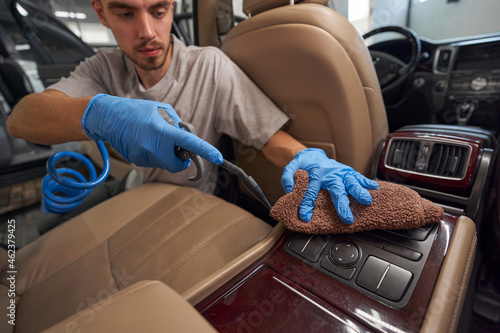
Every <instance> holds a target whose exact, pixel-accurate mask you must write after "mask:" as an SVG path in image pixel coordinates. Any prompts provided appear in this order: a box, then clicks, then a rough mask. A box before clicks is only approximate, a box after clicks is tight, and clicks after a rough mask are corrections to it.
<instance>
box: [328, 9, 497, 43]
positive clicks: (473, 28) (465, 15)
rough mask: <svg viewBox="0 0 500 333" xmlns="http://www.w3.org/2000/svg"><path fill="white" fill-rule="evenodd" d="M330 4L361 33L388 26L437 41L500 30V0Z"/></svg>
mask: <svg viewBox="0 0 500 333" xmlns="http://www.w3.org/2000/svg"><path fill="white" fill-rule="evenodd" d="M329 6H330V7H331V8H333V9H335V10H336V11H338V12H339V13H340V14H342V15H343V16H345V17H346V18H347V19H349V21H350V22H351V23H352V24H353V25H354V26H355V27H356V29H358V31H359V32H360V33H361V34H364V33H366V32H368V31H370V30H372V29H375V28H379V27H382V26H387V25H401V26H406V27H409V28H411V29H413V30H414V31H415V32H416V33H417V35H418V36H419V37H421V38H426V39H430V40H434V41H441V40H449V39H455V38H461V39H463V38H464V37H470V36H476V35H483V34H490V33H498V32H500V20H499V19H498V13H500V1H498V0H474V1H464V0H409V1H402V0H330V1H329Z"/></svg>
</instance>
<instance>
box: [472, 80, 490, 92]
mask: <svg viewBox="0 0 500 333" xmlns="http://www.w3.org/2000/svg"><path fill="white" fill-rule="evenodd" d="M486 86H488V80H487V79H486V78H484V77H482V76H478V77H476V78H475V79H473V80H472V81H471V82H470V88H471V89H472V90H475V91H479V90H483V89H484V88H486Z"/></svg>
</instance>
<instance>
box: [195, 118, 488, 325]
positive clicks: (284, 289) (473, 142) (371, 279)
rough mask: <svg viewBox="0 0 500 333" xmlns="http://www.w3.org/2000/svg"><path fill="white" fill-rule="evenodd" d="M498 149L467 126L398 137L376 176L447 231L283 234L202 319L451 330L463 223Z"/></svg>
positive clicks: (383, 152)
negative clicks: (414, 200) (426, 208)
mask: <svg viewBox="0 0 500 333" xmlns="http://www.w3.org/2000/svg"><path fill="white" fill-rule="evenodd" d="M494 145H495V140H494V138H493V137H492V135H490V133H489V132H486V131H481V130H477V129H468V128H462V127H453V126H445V127H443V126H432V125H429V126H413V127H407V128H403V129H401V130H399V131H397V132H394V133H392V134H391V135H390V136H389V137H388V138H387V140H386V141H385V142H384V143H383V144H381V146H380V149H379V151H378V153H377V158H376V162H375V163H374V166H373V171H374V175H375V176H374V177H375V178H377V179H379V180H385V181H392V182H397V183H401V184H405V185H407V186H409V187H412V188H413V189H415V190H416V191H418V192H419V193H420V194H421V195H422V196H424V197H427V198H428V199H431V200H432V201H434V202H435V203H437V204H439V205H441V206H443V208H444V209H445V217H444V219H443V220H442V221H441V222H439V223H437V224H428V225H425V226H423V227H421V228H417V229H410V230H398V231H387V230H375V231H371V232H361V233H353V234H337V235H314V236H312V235H305V234H299V233H292V232H290V231H285V232H284V233H283V235H282V236H281V237H280V238H279V240H278V241H277V242H276V243H275V244H274V246H273V247H272V248H271V249H270V250H269V251H268V252H267V253H266V254H265V255H263V256H262V257H260V258H259V259H258V260H256V261H255V262H254V263H253V264H252V265H250V266H249V267H247V268H246V269H245V270H243V271H242V272H240V273H239V274H238V275H237V276H236V277H234V278H233V279H232V280H231V281H229V282H228V283H225V284H224V286H222V287H221V288H219V289H218V290H216V291H215V292H213V293H212V294H211V295H210V296H208V297H206V298H205V299H203V300H202V301H201V302H199V303H198V304H197V305H196V308H197V310H198V311H200V313H201V314H202V315H203V316H204V317H205V318H206V319H207V320H208V321H209V322H210V323H211V324H212V325H213V326H214V327H215V328H216V329H217V330H218V331H220V332H288V331H293V332H299V331H301V332H302V331H310V332H323V331H324V332H331V331H332V330H334V331H335V330H337V331H341V332H344V331H346V332H351V331H352V332H366V331H370V332H442V331H454V330H455V329H456V327H457V325H458V320H459V317H460V315H459V314H460V310H461V308H462V305H463V301H464V297H465V294H466V290H467V285H468V281H469V277H470V273H471V270H472V266H473V261H474V254H475V249H476V225H475V224H474V222H473V221H472V220H471V219H470V218H469V217H465V216H464V215H465V214H466V215H468V216H469V214H470V216H475V217H477V218H479V219H480V216H479V213H478V212H479V209H478V207H479V206H481V205H482V202H483V198H484V189H485V188H487V186H485V185H486V182H487V179H488V175H490V174H491V172H492V171H491V169H492V168H491V161H492V158H493V152H494ZM334 328H335V329H334Z"/></svg>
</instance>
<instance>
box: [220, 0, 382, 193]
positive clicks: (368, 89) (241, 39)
mask: <svg viewBox="0 0 500 333" xmlns="http://www.w3.org/2000/svg"><path fill="white" fill-rule="evenodd" d="M257 2H258V1H253V0H252V1H250V3H252V4H254V3H257ZM259 3H264V2H263V1H260V2H259ZM266 3H267V2H266ZM246 5H247V2H246V1H245V2H244V6H245V7H248V6H246ZM222 50H223V51H224V52H225V53H226V54H228V56H229V57H230V58H231V59H232V60H233V61H234V62H236V64H238V65H239V66H240V67H241V68H242V69H243V71H244V72H245V73H246V74H247V75H248V76H249V77H250V78H251V79H252V80H253V81H254V82H255V83H256V84H257V85H258V86H259V87H260V88H261V89H262V90H263V91H264V92H265V93H266V94H267V95H268V96H269V97H270V98H271V99H272V100H273V101H274V102H275V103H276V104H277V105H278V107H280V108H281V109H282V110H283V111H284V112H286V113H287V114H288V115H289V116H290V118H291V119H290V122H289V123H288V124H287V126H286V127H285V131H287V132H289V133H290V134H292V135H293V136H294V137H295V138H297V139H298V140H300V141H305V142H307V143H308V144H309V145H311V146H320V147H321V146H329V147H331V149H330V150H331V151H335V152H336V158H337V160H338V161H339V162H341V163H344V164H347V165H349V166H352V167H353V168H354V169H355V170H357V171H359V172H361V173H363V174H365V175H369V171H370V164H371V163H372V159H373V157H374V152H375V150H376V147H377V146H378V144H379V143H380V141H381V140H383V139H384V138H385V137H386V135H387V133H388V124H387V116H386V113H385V107H384V103H383V99H382V95H381V92H380V87H379V83H378V80H377V76H376V73H375V69H374V67H373V64H372V61H371V57H370V55H369V52H368V50H367V48H366V46H365V44H364V42H363V39H362V38H361V36H360V35H359V34H358V32H357V31H356V29H355V28H354V27H353V26H352V25H351V24H350V23H349V22H348V21H347V20H346V19H345V18H344V17H342V16H341V15H340V14H338V13H336V12H335V11H333V10H332V9H330V8H328V7H326V6H323V5H319V4H310V3H304V4H298V5H294V6H289V5H287V6H283V7H278V8H275V9H271V10H268V11H265V12H261V13H259V14H258V15H254V16H252V17H251V18H250V19H248V20H245V21H244V22H241V23H240V24H239V25H237V26H236V27H234V28H233V29H232V30H231V31H230V32H229V34H228V35H227V36H226V39H225V40H224V43H223V45H222ZM235 150H236V154H237V159H238V163H239V164H240V165H241V166H242V167H243V169H245V170H246V171H247V173H248V174H250V175H252V177H253V178H255V180H256V181H257V183H258V184H259V185H261V187H263V190H264V192H265V193H266V195H267V196H268V197H269V199H270V201H271V202H274V201H275V200H276V199H277V198H278V197H280V196H281V195H282V193H283V192H282V190H281V189H280V176H281V171H280V170H277V168H275V167H274V166H273V165H271V164H270V163H268V162H267V161H266V160H265V159H264V158H262V156H260V155H259V154H260V152H251V151H250V150H249V149H248V148H247V147H243V146H241V145H240V144H239V143H236V149H235ZM242 152H244V154H242ZM249 152H250V153H249ZM277 191H278V192H277Z"/></svg>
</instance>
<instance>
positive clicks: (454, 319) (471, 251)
mask: <svg viewBox="0 0 500 333" xmlns="http://www.w3.org/2000/svg"><path fill="white" fill-rule="evenodd" d="M476 242H477V235H474V239H473V241H472V244H471V247H470V249H469V256H468V257H467V264H466V265H465V273H466V274H464V275H463V277H462V281H461V283H460V289H459V292H458V297H457V302H456V305H455V309H454V310H453V316H452V318H451V323H450V327H449V330H448V332H454V331H455V330H454V329H453V328H454V327H456V326H455V325H456V324H457V320H458V316H459V310H460V309H459V308H460V304H461V302H460V299H462V297H463V293H464V291H465V288H466V283H467V279H466V276H467V275H468V274H467V272H469V270H470V268H471V267H470V266H471V264H472V259H473V254H474V248H475V245H476Z"/></svg>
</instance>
